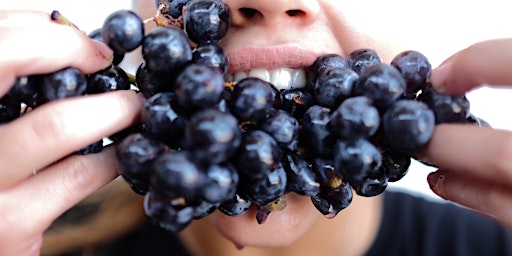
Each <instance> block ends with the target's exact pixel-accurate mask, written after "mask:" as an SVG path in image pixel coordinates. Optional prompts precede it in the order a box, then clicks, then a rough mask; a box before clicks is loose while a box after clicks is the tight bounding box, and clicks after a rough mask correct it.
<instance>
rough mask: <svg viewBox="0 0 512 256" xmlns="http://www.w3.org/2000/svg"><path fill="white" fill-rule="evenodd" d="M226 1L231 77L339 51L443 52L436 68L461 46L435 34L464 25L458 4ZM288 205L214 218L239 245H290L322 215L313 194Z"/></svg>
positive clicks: (303, 63) (437, 0)
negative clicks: (260, 213)
mask: <svg viewBox="0 0 512 256" xmlns="http://www.w3.org/2000/svg"><path fill="white" fill-rule="evenodd" d="M142 1H145V2H144V3H142V2H140V3H138V6H139V7H140V6H142V7H143V9H147V8H150V11H149V12H141V14H142V15H147V17H151V14H152V13H154V3H153V1H150V0H142ZM224 2H225V3H226V4H227V6H228V7H229V9H230V13H231V19H232V20H231V27H230V29H229V32H228V34H227V36H226V37H225V38H224V39H222V41H221V42H220V45H221V46H222V47H223V48H224V50H225V51H226V52H227V54H228V57H229V60H230V67H229V71H228V73H229V74H230V75H232V76H233V75H234V74H237V73H238V74H240V73H241V72H244V73H249V72H250V71H251V70H253V71H255V70H257V72H255V73H257V74H258V73H259V74H261V72H263V73H265V72H267V71H268V72H272V71H273V70H275V69H278V68H291V69H294V70H297V69H298V70H301V69H302V70H303V69H305V68H306V67H308V66H309V65H311V64H312V63H313V61H314V60H315V59H316V58H317V57H318V56H320V55H322V54H326V53H337V54H340V55H342V56H345V57H346V56H348V54H349V53H350V52H352V51H353V50H356V49H358V48H371V49H374V50H376V51H377V52H378V53H379V54H380V55H381V57H382V59H383V61H384V62H387V63H389V62H390V61H391V58H392V57H393V56H395V55H396V54H397V53H398V52H399V51H403V50H410V49H413V50H418V51H420V52H423V53H424V54H425V55H426V56H427V57H429V56H430V54H431V53H433V52H434V51H437V52H438V53H439V54H441V56H440V57H439V55H438V56H436V58H438V59H436V60H435V61H434V63H437V62H438V60H439V59H441V58H444V57H447V56H448V53H452V52H453V51H454V49H455V48H453V45H452V46H450V45H448V46H447V47H445V48H442V47H438V46H440V45H444V44H446V43H445V42H442V41H440V40H432V39H431V37H432V36H431V35H434V34H437V35H439V36H440V37H441V38H442V37H444V36H448V35H451V31H453V29H454V28H456V27H457V24H459V25H460V23H457V22H455V23H454V22H451V23H450V22H449V20H450V19H451V18H452V13H451V12H450V11H453V10H454V8H452V7H450V6H448V5H455V4H454V3H451V2H450V3H444V2H442V1H441V0H434V1H429V2H428V5H427V3H422V4H423V5H421V4H419V3H411V1H408V0H391V1H374V0H353V1H350V0H343V1H342V0H224ZM455 2H457V1H455ZM439 6H443V8H439ZM434 13H435V14H434ZM468 15H470V14H468ZM458 17H459V18H460V16H458ZM468 20H469V19H468ZM452 21H453V20H452ZM449 24H451V25H449ZM454 24H455V25H454ZM454 26H455V27H454ZM443 28H444V29H443ZM450 47H451V48H450ZM427 49H428V50H429V51H427ZM452 50H453V51H452ZM442 54H444V56H442ZM281 74H282V75H281V76H280V77H277V79H279V80H286V79H287V77H289V74H286V72H282V73H281ZM271 82H272V81H271ZM304 82H305V81H304ZM298 83H301V81H298ZM286 201H287V207H286V208H285V209H284V210H283V211H279V212H273V213H271V214H270V216H269V218H268V219H267V221H266V222H265V223H264V224H263V225H259V224H257V222H256V218H255V217H254V215H255V212H254V209H252V210H251V211H249V212H248V213H247V214H245V215H242V216H239V217H228V216H226V215H224V214H222V213H220V212H215V213H214V214H212V215H210V216H209V217H208V218H209V220H210V221H211V223H212V225H213V226H214V227H216V229H217V230H218V231H219V232H220V233H221V234H223V235H224V236H225V237H227V238H228V239H229V240H231V241H233V242H235V243H236V244H239V245H253V246H264V247H267V246H270V247H276V246H277V247H280V246H287V245H289V244H291V243H294V242H296V241H298V240H299V239H300V238H301V237H303V236H304V234H306V233H307V232H308V231H310V230H312V229H313V227H314V226H315V225H316V224H317V223H318V222H319V220H320V219H322V218H324V217H323V216H322V215H321V214H320V213H319V212H318V211H317V210H316V209H315V208H314V207H313V205H312V203H311V200H310V199H309V198H307V197H301V196H298V195H292V194H290V195H287V196H286ZM359 210H360V209H359ZM345 211H346V214H345ZM355 211H357V208H356V206H352V205H351V206H349V207H348V208H347V209H345V210H343V211H342V213H343V214H340V215H338V216H337V218H341V219H343V218H350V217H347V216H354V215H357V214H355V213H354V212H355ZM357 218H359V219H362V218H363V217H357ZM364 221H365V220H364V219H362V222H364Z"/></svg>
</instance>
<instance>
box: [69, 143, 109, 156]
mask: <svg viewBox="0 0 512 256" xmlns="http://www.w3.org/2000/svg"><path fill="white" fill-rule="evenodd" d="M101 151H103V139H101V140H98V141H96V142H94V143H92V144H90V145H87V146H85V147H83V148H81V149H79V150H77V151H76V152H75V154H77V155H88V154H94V153H99V152H101Z"/></svg>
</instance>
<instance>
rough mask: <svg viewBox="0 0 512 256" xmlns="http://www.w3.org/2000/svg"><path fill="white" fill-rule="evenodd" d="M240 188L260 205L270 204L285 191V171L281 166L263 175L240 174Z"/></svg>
mask: <svg viewBox="0 0 512 256" xmlns="http://www.w3.org/2000/svg"><path fill="white" fill-rule="evenodd" d="M241 182H242V188H243V190H244V191H245V192H246V193H247V195H248V196H249V197H250V198H251V199H252V201H253V202H255V203H257V204H258V205H260V206H264V205H267V204H270V203H272V202H274V201H275V200H277V199H278V198H279V197H281V196H282V195H284V193H285V192H286V183H287V177H286V171H285V170H284V168H283V166H282V165H281V164H279V167H278V168H277V169H275V170H273V171H271V172H267V173H266V174H265V175H263V176H248V175H245V173H244V174H243V175H242V180H241Z"/></svg>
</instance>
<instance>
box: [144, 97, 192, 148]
mask: <svg viewBox="0 0 512 256" xmlns="http://www.w3.org/2000/svg"><path fill="white" fill-rule="evenodd" d="M176 105H177V103H176V98H175V95H174V93H172V92H161V93H157V94H155V95H153V96H152V97H151V98H149V99H148V100H147V101H146V102H145V103H144V108H143V109H142V111H141V122H142V124H143V127H144V129H145V130H146V131H148V132H149V133H150V134H151V135H153V136H154V137H155V138H157V139H158V140H160V141H162V142H164V143H166V144H167V145H169V146H171V147H173V148H179V147H180V145H181V144H182V143H181V139H182V138H183V134H184V133H185V126H186V124H187V121H186V119H185V118H184V117H183V116H182V115H181V114H180V112H179V110H177V109H176Z"/></svg>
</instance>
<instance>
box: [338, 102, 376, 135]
mask: <svg viewBox="0 0 512 256" xmlns="http://www.w3.org/2000/svg"><path fill="white" fill-rule="evenodd" d="M379 124H380V114H379V111H378V110H377V108H376V107H375V106H373V103H372V101H371V100H370V99H369V98H368V97H365V96H357V97H351V98H348V99H346V100H345V101H343V103H341V105H340V106H339V107H338V108H337V109H336V110H334V111H333V112H332V114H331V119H330V120H329V123H328V128H329V130H330V131H331V133H332V134H334V135H336V136H337V137H338V138H340V139H343V140H355V139H359V138H369V137H371V136H373V135H374V134H375V133H376V132H377V129H378V128H379Z"/></svg>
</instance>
